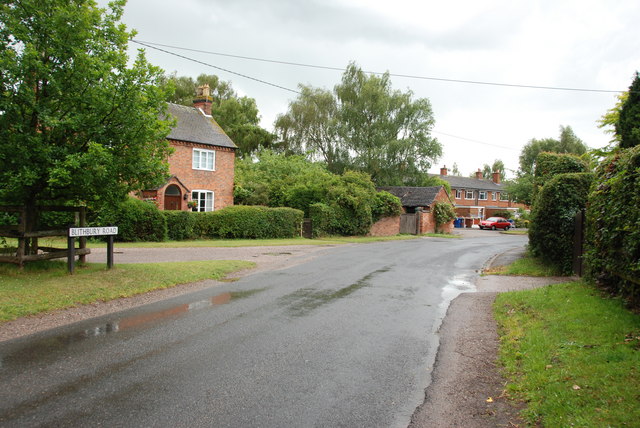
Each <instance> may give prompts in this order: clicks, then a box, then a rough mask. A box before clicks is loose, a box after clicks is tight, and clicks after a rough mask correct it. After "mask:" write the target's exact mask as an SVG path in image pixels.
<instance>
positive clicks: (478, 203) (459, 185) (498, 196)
mask: <svg viewBox="0 0 640 428" xmlns="http://www.w3.org/2000/svg"><path fill="white" fill-rule="evenodd" d="M447 172H448V171H447V167H446V166H445V167H442V168H440V175H436V177H439V178H441V179H442V180H444V181H446V182H447V183H449V185H450V186H451V193H452V195H451V196H452V198H453V201H454V205H455V209H456V215H457V216H458V217H464V218H465V219H467V221H466V224H467V226H471V225H472V224H478V223H479V222H480V221H481V220H483V219H486V218H487V217H491V216H492V215H493V214H494V213H496V212H499V211H514V212H515V211H518V209H520V208H522V209H528V208H529V207H528V206H526V205H524V204H519V203H515V202H513V201H511V200H509V195H508V193H507V191H506V189H505V186H504V185H503V184H502V183H501V182H500V173H498V172H494V173H493V177H492V179H491V180H486V179H484V178H483V177H482V172H481V171H480V170H478V171H477V172H476V174H475V175H476V176H475V178H468V177H457V176H453V175H448V174H447Z"/></svg>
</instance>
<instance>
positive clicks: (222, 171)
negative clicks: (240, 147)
mask: <svg viewBox="0 0 640 428" xmlns="http://www.w3.org/2000/svg"><path fill="white" fill-rule="evenodd" d="M169 141H170V143H171V146H172V147H173V148H174V149H175V152H174V153H173V154H172V155H171V156H170V157H169V173H170V174H171V175H175V176H176V177H177V178H178V179H179V180H180V181H181V182H182V183H183V184H184V186H186V187H187V188H188V189H189V190H190V191H193V190H210V191H213V192H214V202H213V203H214V207H213V208H214V210H219V209H222V208H224V207H226V206H229V205H233V179H234V162H235V150H234V149H230V148H226V147H218V146H209V145H206V144H195V143H188V142H182V141H175V140H169ZM194 148H198V149H205V150H214V151H215V152H216V162H215V171H202V170H197V169H193V164H192V160H193V149H194ZM168 184H170V183H168ZM161 191H162V192H164V188H163V189H161ZM158 200H164V193H162V195H160V191H159V193H158ZM188 200H191V195H189V196H188ZM186 208H187V207H186V202H185V204H184V207H183V209H186ZM161 209H162V207H161Z"/></svg>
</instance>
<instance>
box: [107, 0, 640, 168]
mask: <svg viewBox="0 0 640 428" xmlns="http://www.w3.org/2000/svg"><path fill="white" fill-rule="evenodd" d="M101 3H102V2H101ZM124 22H125V23H126V24H127V26H128V27H129V28H133V29H135V30H137V31H138V35H137V37H136V38H137V39H139V40H141V41H147V42H153V43H160V44H165V45H171V46H178V47H183V48H189V49H196V50H203V51H211V52H217V53H223V54H230V55H237V56H245V57H254V58H262V59H268V60H275V61H284V62H295V63H302V64H312V65H320V66H326V67H336V68H340V69H344V68H345V67H346V66H347V64H348V63H349V62H350V61H355V62H356V63H357V64H358V65H359V66H360V67H361V68H362V69H363V70H367V71H376V72H377V71H379V72H384V71H389V72H390V73H392V74H402V75H412V76H423V77H430V78H442V79H454V80H466V81H479V82H492V83H504V84H513V85H533V86H547V87H563V88H584V89H597V90H605V91H607V90H608V91H621V90H626V89H628V87H629V85H630V84H631V80H632V77H633V73H634V72H635V71H636V70H639V69H640V2H639V1H638V0H615V1H611V0H609V1H605V0H601V1H598V0H591V1H590V0H541V1H535V0H530V1H518V0H504V1H493V0H484V1H477V0H473V1H466V0H462V1H461V0H458V1H451V2H446V1H437V2H436V1H425V0H422V1H419V0H416V1H409V0H395V1H392V2H389V1H381V0H350V1H346V0H309V1H298V0H269V1H258V0H232V1H229V0H224V1H222V0H129V2H128V4H127V6H126V8H125V15H124ZM132 47H133V49H137V48H138V46H136V45H134V44H132ZM164 49H167V50H170V51H172V52H174V53H177V54H179V55H183V56H186V57H189V58H192V59H195V60H197V61H200V62H202V63H207V64H211V65H213V66H216V67H221V68H223V69H226V70H230V71H232V72H235V73H240V74H244V75H247V76H250V77H253V78H256V79H260V80H263V81H266V82H269V83H272V84H274V85H279V86H282V87H285V88H290V89H294V90H295V89H297V85H298V84H300V83H303V84H309V85H313V86H316V87H324V88H328V89H331V88H333V86H334V85H335V84H337V83H338V82H339V81H340V78H341V75H342V72H341V71H336V70H326V69H316V68H310V67H300V66H292V65H283V64H276V63H269V62H259V61H252V60H247V59H239V58H232V57H228V56H221V55H212V54H205V53H198V52H192V51H185V50H178V49H168V48H164ZM146 52H147V58H148V59H149V60H150V62H152V63H153V64H156V65H158V66H160V67H162V68H163V69H165V70H166V71H167V72H174V71H175V72H177V74H178V75H180V76H192V77H196V76H197V75H198V74H201V73H207V74H216V75H218V76H220V77H221V78H222V79H223V80H229V81H231V82H232V84H233V87H234V89H236V90H237V91H238V92H239V93H240V94H241V95H247V96H249V97H252V98H255V100H256V102H257V104H258V107H259V109H260V113H261V115H262V125H263V126H264V127H265V128H267V129H269V130H272V129H273V122H274V120H275V118H276V116H277V115H278V114H280V113H284V112H285V111H286V110H287V105H288V103H289V102H290V101H291V100H293V99H295V97H296V94H295V93H292V92H289V91H287V90H284V89H280V88H277V87H274V86H269V85H267V84H264V83H259V82H257V81H254V80H251V79H248V78H246V77H241V76H239V75H237V74H232V73H230V72H226V71H222V70H220V69H216V68H213V67H210V66H207V65H204V64H201V63H197V62H193V61H190V60H187V59H183V58H179V57H176V56H173V55H170V54H167V53H164V52H159V51H156V50H154V49H149V48H146ZM392 82H393V87H394V88H395V89H401V90H403V91H404V90H408V89H410V90H411V91H413V93H414V96H415V97H416V98H428V99H429V100H430V102H431V105H432V107H433V112H434V116H435V120H436V125H435V128H434V134H433V135H434V136H435V137H437V138H438V140H439V141H440V142H441V143H442V145H443V151H444V153H443V156H442V158H441V159H440V160H439V161H438V162H437V163H436V164H435V165H434V166H433V168H432V172H437V171H438V169H439V167H440V166H442V165H447V166H448V167H449V168H450V169H451V167H452V166H453V163H454V162H455V163H457V165H458V167H459V169H460V171H461V172H462V174H463V175H468V174H470V173H471V172H472V171H474V170H476V169H477V168H479V167H482V165H483V164H485V163H488V164H491V163H492V162H493V161H494V160H495V159H502V160H503V161H504V162H505V164H506V167H507V168H508V169H513V170H515V169H517V167H518V155H519V154H520V150H521V148H522V146H523V145H525V144H526V143H527V142H528V141H529V140H530V139H532V138H547V137H553V138H557V137H558V136H559V127H560V125H564V126H571V127H572V128H573V130H574V132H575V133H576V135H577V136H578V137H579V138H581V139H582V140H583V141H584V142H585V143H587V145H589V146H590V147H602V146H604V145H606V144H607V142H608V140H609V136H608V135H607V134H605V133H604V132H603V131H602V130H601V129H599V128H598V127H597V123H596V121H597V120H598V119H599V118H600V117H601V116H602V115H603V114H604V113H605V112H606V111H607V110H608V109H610V108H611V107H613V106H614V105H615V101H616V99H615V94H614V93H600V92H581V91H559V90H545V89H532V88H519V87H505V86H494V85H479V84H471V83H455V82H446V81H438V80H430V79H412V78H406V77H393V78H392Z"/></svg>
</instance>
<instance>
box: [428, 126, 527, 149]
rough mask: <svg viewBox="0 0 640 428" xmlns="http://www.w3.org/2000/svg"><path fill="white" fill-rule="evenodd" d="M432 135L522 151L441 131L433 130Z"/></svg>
mask: <svg viewBox="0 0 640 428" xmlns="http://www.w3.org/2000/svg"><path fill="white" fill-rule="evenodd" d="M431 133H432V134H440V135H446V136H447V137H452V138H457V139H459V140H465V141H470V142H472V143H477V144H483V145H485V146H492V147H498V148H500V149H507V150H520V149H519V148H515V147H507V146H500V145H498V144H492V143H486V142H484V141H478V140H474V139H472V138H466V137H460V136H458V135H453V134H447V133H446V132H440V131H434V130H431Z"/></svg>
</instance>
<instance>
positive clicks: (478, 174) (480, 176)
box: [476, 168, 482, 180]
mask: <svg viewBox="0 0 640 428" xmlns="http://www.w3.org/2000/svg"><path fill="white" fill-rule="evenodd" d="M476 178H477V179H478V180H480V179H482V171H480V168H478V170H477V171H476Z"/></svg>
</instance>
